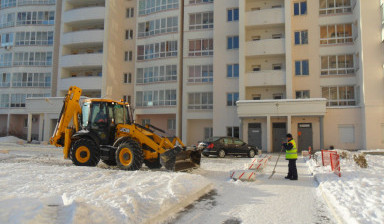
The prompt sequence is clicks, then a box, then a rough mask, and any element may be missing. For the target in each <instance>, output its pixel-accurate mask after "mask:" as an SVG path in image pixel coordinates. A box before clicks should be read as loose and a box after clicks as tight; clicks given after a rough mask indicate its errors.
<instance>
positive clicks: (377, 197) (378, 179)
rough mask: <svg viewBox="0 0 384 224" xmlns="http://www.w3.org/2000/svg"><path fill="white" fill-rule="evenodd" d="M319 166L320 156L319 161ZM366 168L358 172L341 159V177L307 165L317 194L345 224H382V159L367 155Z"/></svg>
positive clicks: (316, 165) (383, 199)
mask: <svg viewBox="0 0 384 224" xmlns="http://www.w3.org/2000/svg"><path fill="white" fill-rule="evenodd" d="M318 158H319V159H318V160H319V162H318V164H319V165H320V164H321V154H320V155H319V157H318ZM366 159H367V161H368V168H365V169H364V168H360V167H359V166H357V165H356V163H355V162H354V161H353V159H341V161H340V165H341V177H338V176H336V175H335V174H334V173H333V172H332V171H331V168H330V166H327V167H322V166H318V164H316V162H315V161H314V160H309V161H307V165H308V166H309V169H310V170H311V171H312V172H313V174H314V176H315V178H316V180H317V181H318V182H319V190H320V191H321V193H322V194H323V195H324V196H325V198H326V199H327V200H328V202H329V203H330V204H331V207H333V209H334V211H335V213H336V214H335V215H336V216H338V217H340V218H341V219H343V220H344V222H346V223H378V224H379V223H383V220H384V197H383V195H384V188H383V186H384V157H383V156H372V155H366Z"/></svg>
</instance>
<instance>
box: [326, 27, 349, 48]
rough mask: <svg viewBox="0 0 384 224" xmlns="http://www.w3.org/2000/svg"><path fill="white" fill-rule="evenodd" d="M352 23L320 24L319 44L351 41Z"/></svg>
mask: <svg viewBox="0 0 384 224" xmlns="http://www.w3.org/2000/svg"><path fill="white" fill-rule="evenodd" d="M352 38H353V37H352V24H335V25H326V26H320V45H331V44H344V43H352V42H353V39H352Z"/></svg>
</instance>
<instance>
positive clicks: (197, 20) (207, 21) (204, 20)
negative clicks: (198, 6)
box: [189, 12, 213, 30]
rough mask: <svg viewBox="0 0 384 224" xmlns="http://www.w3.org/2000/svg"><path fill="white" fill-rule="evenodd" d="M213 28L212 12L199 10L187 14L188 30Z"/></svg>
mask: <svg viewBox="0 0 384 224" xmlns="http://www.w3.org/2000/svg"><path fill="white" fill-rule="evenodd" d="M212 28H213V12H199V13H193V14H190V15H189V30H201V29H212Z"/></svg>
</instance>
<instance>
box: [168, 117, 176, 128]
mask: <svg viewBox="0 0 384 224" xmlns="http://www.w3.org/2000/svg"><path fill="white" fill-rule="evenodd" d="M167 129H168V130H176V119H168V120H167Z"/></svg>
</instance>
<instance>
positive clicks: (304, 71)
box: [295, 60, 309, 75]
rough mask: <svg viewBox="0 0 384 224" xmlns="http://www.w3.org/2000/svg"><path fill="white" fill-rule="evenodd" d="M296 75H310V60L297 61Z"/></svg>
mask: <svg viewBox="0 0 384 224" xmlns="http://www.w3.org/2000/svg"><path fill="white" fill-rule="evenodd" d="M295 75H309V62H308V60H303V61H295Z"/></svg>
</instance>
